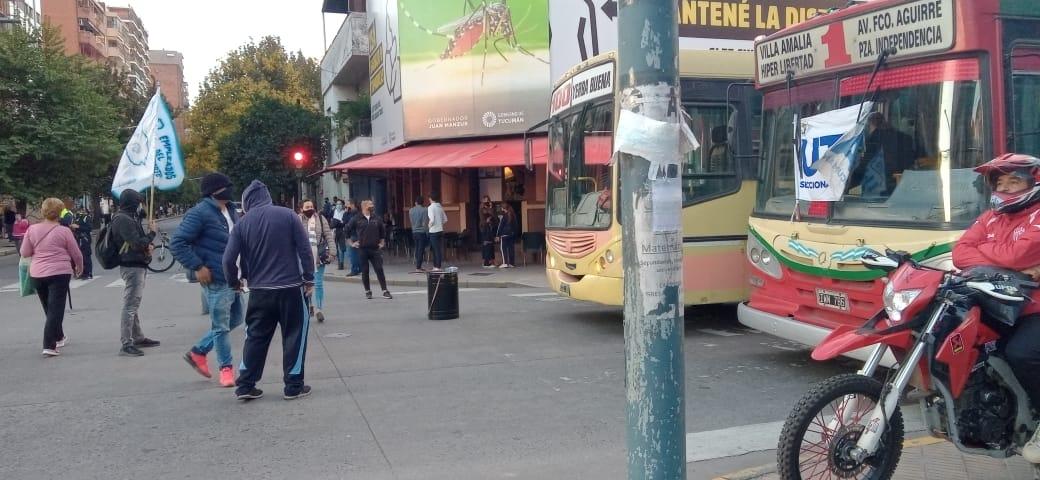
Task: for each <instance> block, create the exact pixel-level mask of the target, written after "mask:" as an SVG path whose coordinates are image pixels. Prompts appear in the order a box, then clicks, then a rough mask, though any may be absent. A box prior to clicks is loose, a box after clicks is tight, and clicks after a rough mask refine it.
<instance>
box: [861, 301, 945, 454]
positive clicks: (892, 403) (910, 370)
mask: <svg viewBox="0 0 1040 480" xmlns="http://www.w3.org/2000/svg"><path fill="white" fill-rule="evenodd" d="M949 308H950V302H949V300H945V299H944V300H942V304H941V305H940V306H939V308H937V309H935V312H933V313H932V316H931V318H929V319H928V323H927V324H925V327H924V329H923V330H921V334H920V335H919V336H918V337H917V342H915V343H914V348H913V349H912V350H910V354H909V355H907V357H906V359H905V360H904V361H903V362H902V366H900V367H899V370H898V372H897V373H896V378H895V380H893V381H892V383H889V384H888V385H885V388H884V389H882V391H881V399H880V401H879V402H878V404H877V405H876V406H875V407H874V411H873V412H871V414H870V420H868V421H867V424H866V427H867V428H866V429H865V430H864V431H863V435H861V436H860V437H859V440H858V441H857V442H856V448H854V449H852V452H851V453H852V456H853V458H854V459H855V460H856V461H860V462H861V461H863V460H865V459H866V458H867V457H870V456H871V455H873V454H874V453H875V452H877V448H878V444H879V443H880V441H881V435H883V434H884V433H885V429H886V428H887V425H888V421H889V419H891V418H892V414H894V413H895V411H896V407H898V406H899V399H900V397H902V396H903V390H905V389H906V386H907V384H909V383H910V377H911V376H913V374H914V369H915V368H917V367H918V364H919V363H921V357H922V356H924V351H925V348H926V347H927V346H928V340H929V338H931V335H932V330H933V329H935V326H936V324H938V323H939V320H940V319H942V318H943V315H945V314H946V310H947V309H949Z"/></svg>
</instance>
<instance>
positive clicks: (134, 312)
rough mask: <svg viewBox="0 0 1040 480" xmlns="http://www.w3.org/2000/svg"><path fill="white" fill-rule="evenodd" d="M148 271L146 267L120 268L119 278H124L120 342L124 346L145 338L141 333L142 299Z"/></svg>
mask: <svg viewBox="0 0 1040 480" xmlns="http://www.w3.org/2000/svg"><path fill="white" fill-rule="evenodd" d="M147 272H148V270H147V269H145V268H144V267H124V266H120V267H119V276H121V277H123V283H125V284H126V286H124V287H123V311H122V314H121V316H120V321H119V328H120V335H119V340H120V341H121V342H123V346H124V347H125V346H127V345H133V343H134V340H139V339H142V338H144V333H142V332H141V317H140V316H138V310H140V308H141V298H142V297H143V296H144V278H145V276H146V275H147Z"/></svg>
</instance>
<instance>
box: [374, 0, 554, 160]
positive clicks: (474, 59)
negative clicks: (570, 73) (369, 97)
mask: <svg viewBox="0 0 1040 480" xmlns="http://www.w3.org/2000/svg"><path fill="white" fill-rule="evenodd" d="M369 3H370V4H371V3H372V2H369ZM396 3H397V4H398V12H397V13H398V17H399V19H400V36H399V45H400V50H401V52H400V58H401V70H402V79H403V81H404V82H403V85H404V89H405V90H406V91H407V93H406V94H405V95H404V107H405V115H404V136H405V138H406V139H407V140H408V141H412V140H425V139H434V138H452V137H467V136H483V135H502V134H513V133H522V132H524V131H525V130H527V129H528V128H530V127H531V126H534V125H535V124H537V123H538V122H541V121H543V120H545V119H546V118H547V117H548V106H549V90H550V89H551V85H550V80H549V22H548V15H549V6H548V4H549V1H548V0H509V1H508V2H507V1H505V0H440V1H436V2H431V1H429V0H397V2H396ZM370 11H371V10H370ZM373 108H374V107H373Z"/></svg>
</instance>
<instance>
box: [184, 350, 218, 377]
mask: <svg viewBox="0 0 1040 480" xmlns="http://www.w3.org/2000/svg"><path fill="white" fill-rule="evenodd" d="M184 361H185V362H188V365H191V368H194V369H195V371H196V372H199V375H202V376H203V377H206V378H213V375H212V374H210V373H209V365H208V364H207V363H206V356H205V355H200V354H198V353H195V352H193V351H190V350H189V351H188V353H185V354H184Z"/></svg>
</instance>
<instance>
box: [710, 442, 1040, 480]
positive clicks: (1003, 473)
mask: <svg viewBox="0 0 1040 480" xmlns="http://www.w3.org/2000/svg"><path fill="white" fill-rule="evenodd" d="M775 472H776V464H775V463H773V464H769V465H763V466H760V467H755V468H749V469H745V470H741V471H739V472H733V473H728V474H725V475H721V476H719V477H716V478H715V479H714V480H779V479H780V476H779V475H777V474H776V473H775ZM1033 478H1034V476H1033V466H1032V465H1030V464H1029V463H1028V462H1026V461H1025V460H1023V459H1022V457H1012V458H1009V459H1005V460H1000V459H996V458H990V457H983V456H979V455H965V454H962V453H961V452H960V451H959V450H957V447H955V446H953V444H952V443H950V442H947V441H944V440H940V439H938V438H932V437H916V438H911V439H907V440H906V441H905V442H903V455H902V457H900V460H899V466H898V467H896V472H895V475H893V476H892V479H893V480H962V479H964V480H968V479H985V480H1033Z"/></svg>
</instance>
